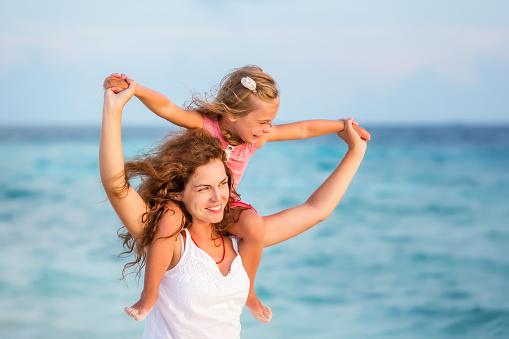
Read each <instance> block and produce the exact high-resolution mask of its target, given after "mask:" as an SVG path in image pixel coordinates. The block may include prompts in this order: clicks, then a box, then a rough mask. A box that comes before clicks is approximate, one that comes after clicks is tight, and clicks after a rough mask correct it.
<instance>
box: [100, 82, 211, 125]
mask: <svg viewBox="0 0 509 339" xmlns="http://www.w3.org/2000/svg"><path fill="white" fill-rule="evenodd" d="M128 80H129V81H132V79H130V78H129V77H127V76H126V75H125V74H118V73H114V74H112V75H110V76H109V77H107V78H106V79H105V80H104V84H103V87H104V89H108V88H111V89H112V90H113V92H115V93H119V92H120V91H123V90H124V89H125V88H127V81H128ZM134 95H135V96H136V97H137V98H138V99H139V100H140V101H141V102H142V103H143V104H144V105H145V106H146V107H147V108H148V109H149V110H151V111H152V112H154V113H155V114H156V115H158V116H160V117H161V118H163V119H165V120H168V121H169V122H171V123H172V124H174V125H177V126H180V127H184V128H202V127H203V115H201V114H200V113H198V112H197V111H193V110H185V109H182V108H180V107H178V106H177V105H175V104H174V103H173V102H172V101H171V100H170V99H168V98H167V97H166V96H165V95H163V94H161V93H159V92H156V91H153V90H151V89H150V88H147V87H144V86H141V85H139V84H137V85H136V90H135V92H134Z"/></svg>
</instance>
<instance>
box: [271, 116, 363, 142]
mask: <svg viewBox="0 0 509 339" xmlns="http://www.w3.org/2000/svg"><path fill="white" fill-rule="evenodd" d="M352 125H353V129H354V130H355V131H356V132H357V134H359V136H360V137H361V139H364V140H369V139H370V138H371V135H370V134H369V133H368V131H366V130H365V129H364V128H362V127H359V126H358V125H357V123H355V122H353V124H352ZM344 129H345V120H342V119H341V120H305V121H299V122H294V123H290V124H284V125H274V126H272V128H271V129H270V132H269V133H267V135H266V137H265V138H266V141H267V142H271V141H283V140H298V139H307V138H314V137H318V136H321V135H326V134H332V133H339V132H342V131H344Z"/></svg>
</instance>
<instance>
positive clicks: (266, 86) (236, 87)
mask: <svg viewBox="0 0 509 339" xmlns="http://www.w3.org/2000/svg"><path fill="white" fill-rule="evenodd" d="M244 77H249V78H251V79H252V80H253V81H254V82H255V83H256V91H251V90H250V89H248V88H246V87H244V85H242V83H241V79H242V78H244ZM254 98H257V99H259V100H262V101H264V102H269V101H271V100H274V99H276V98H279V86H278V84H277V82H276V81H275V80H274V78H273V77H271V76H270V75H269V74H267V73H265V72H264V71H263V70H262V69H261V68H260V67H258V66H254V65H249V66H244V67H241V68H237V69H234V70H232V71H230V72H229V73H228V74H227V75H226V76H225V77H224V78H223V80H221V82H220V83H219V86H218V87H217V88H216V89H213V90H211V91H210V93H206V94H205V97H204V98H202V97H200V96H199V95H198V94H194V95H193V97H192V100H191V103H190V104H189V105H188V106H187V107H186V108H187V109H192V110H196V111H198V112H200V113H201V114H208V115H220V116H223V117H226V116H230V117H234V118H240V117H244V116H246V115H248V114H249V113H251V112H253V111H254V110H256V108H257V107H256V101H257V100H254Z"/></svg>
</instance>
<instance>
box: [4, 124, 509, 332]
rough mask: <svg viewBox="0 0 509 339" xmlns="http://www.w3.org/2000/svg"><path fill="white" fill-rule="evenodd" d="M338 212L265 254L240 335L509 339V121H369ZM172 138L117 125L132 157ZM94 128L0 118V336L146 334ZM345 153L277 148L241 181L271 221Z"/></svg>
mask: <svg viewBox="0 0 509 339" xmlns="http://www.w3.org/2000/svg"><path fill="white" fill-rule="evenodd" d="M368 130H369V131H370V132H371V134H372V140H371V141H369V143H368V149H367V152H366V155H365V158H364V160H363V163H362V164H361V166H360V168H359V170H358V172H357V174H356V175H355V178H354V180H353V181H352V183H351V185H350V187H349V188H348V190H347V192H346V194H345V196H344V197H343V199H342V201H341V203H340V204H339V206H338V207H337V208H336V209H335V211H334V212H333V213H332V215H331V216H330V217H329V218H328V219H327V220H325V221H323V222H321V223H320V224H318V225H316V226H315V227H314V228H312V229H311V230H309V231H307V232H305V233H303V234H301V235H299V236H297V237H295V238H293V239H291V240H289V241H287V242H285V243H282V244H278V245H275V246H272V247H269V248H267V249H266V250H265V251H264V254H263V259H262V262H261V265H260V268H259V271H258V275H257V279H256V290H257V294H258V296H259V297H260V299H261V300H262V302H263V303H265V304H266V305H268V306H269V307H271V309H272V311H273V319H272V321H271V322H270V323H269V324H262V323H260V322H258V321H257V320H255V319H254V318H253V317H252V316H251V314H250V312H249V311H248V310H247V309H244V312H243V314H242V317H241V322H242V334H241V337H242V338H253V339H254V338H266V339H268V338H324V339H328V338H331V339H332V338H338V339H341V338H344V339H347V338H352V339H353V338H356V339H358V338H361V339H362V338H380V339H385V338H395V339H414V338H415V339H424V338H426V339H440V338H443V339H446V338H462V339H489V338H506V339H507V338H509V126H491V127H489V126H460V125H451V126H440V127H438V126H427V127H424V126H397V127H388V126H372V127H369V126H368ZM166 132H168V130H165V129H163V128H142V127H131V128H125V129H124V131H123V140H124V150H125V156H126V157H132V156H134V155H136V154H138V153H139V152H140V151H143V150H147V149H149V148H150V147H153V146H155V145H156V144H157V142H158V141H159V140H160V139H161V138H162V137H163V136H164V135H165V134H166ZM99 134H100V130H99V128H97V127H90V128H63V127H59V128H57V127H55V128H50V127H40V128H35V127H34V128H17V127H16V128H7V127H2V128H0V251H1V252H0V338H2V339H50V338H51V339H64V338H65V339H69V338H71V339H74V338H76V339H82V338H83V339H85V338H86V339H90V338H94V339H96V338H97V339H98V338H108V339H109V338H122V339H130V338H140V337H141V336H142V333H143V326H144V323H143V322H136V321H134V320H133V319H131V318H129V317H128V316H126V315H125V314H124V312H123V308H124V307H125V306H127V305H132V304H133V303H134V302H136V301H137V300H138V297H139V295H140V292H141V286H142V285H141V282H142V280H141V282H140V284H138V282H137V279H136V277H134V276H130V277H129V278H128V279H127V280H126V281H123V280H120V277H121V271H122V267H123V265H124V264H125V263H126V259H119V258H118V256H117V255H118V254H119V253H120V252H121V251H122V247H121V243H120V240H119V239H118V238H117V230H118V228H119V227H120V226H121V224H120V222H119V220H118V218H117V217H116V215H115V213H114V211H113V209H112V208H111V206H110V205H109V203H108V201H107V199H106V196H105V194H104V191H103V188H102V186H101V183H100V179H99V167H98V148H99ZM345 152H346V146H345V144H344V142H343V141H342V140H341V139H339V138H338V137H337V136H336V135H329V136H324V137H319V138H314V139H307V140H299V141H286V142H276V143H268V144H266V145H265V146H264V147H263V148H262V149H260V150H259V151H258V152H257V153H256V154H255V155H254V156H253V158H252V160H251V162H250V164H249V165H248V169H247V171H246V173H245V175H244V178H243V180H242V182H241V183H240V185H239V188H238V191H239V193H240V194H241V195H242V199H243V200H244V201H246V202H248V203H250V204H252V205H253V206H254V207H255V208H256V209H257V210H258V212H259V213H260V214H261V215H269V214H272V213H276V212H278V211H281V210H283V209H285V208H289V207H292V206H295V205H297V204H300V203H303V202H304V201H305V200H306V199H307V198H308V197H309V196H310V195H311V194H312V193H313V191H314V190H315V189H316V188H317V187H318V186H319V185H320V184H321V183H322V181H323V180H325V178H326V177H327V176H328V175H329V174H330V173H331V172H332V171H333V170H334V168H335V167H336V166H337V165H338V163H339V162H340V161H341V159H342V157H343V155H344V154H345Z"/></svg>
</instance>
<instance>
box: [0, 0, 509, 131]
mask: <svg viewBox="0 0 509 339" xmlns="http://www.w3.org/2000/svg"><path fill="white" fill-rule="evenodd" d="M248 64H254V65H258V66H260V67H262V68H263V70H264V71H266V72H267V73H269V74H271V75H272V76H273V77H274V78H275V79H276V81H277V82H278V83H279V86H280V88H281V105H280V110H279V113H278V116H277V118H276V120H275V123H278V122H279V123H284V122H291V121H297V120H305V119H317V118H322V119H339V118H348V117H350V116H352V117H354V118H355V120H356V121H358V122H359V123H360V124H361V125H376V124H379V125H380V124H383V125H402V124H411V125H442V124H460V125H461V124H469V125H472V124H474V125H475V124H483V125H500V124H509V1H507V0H477V1H472V0H440V1H438V0H426V1H424V0H414V1H397V0H386V1H375V0H365V1H337V0H329V1H325V0H317V1H299V0H297V1H289V0H288V1H287V0H259V1H233V0H232V1H226V0H225V1H206V0H188V1H171V0H161V1H156V0H147V1H143V2H141V1H133V0H122V1H118V0H111V1H110V0H100V1H98V0H87V1H62V0H60V1H54V0H47V1H39V0H16V1H13V0H11V1H7V0H0V86H1V90H0V127H2V126H7V127H9V126H36V127H37V126H41V127H43V126H100V123H101V108H102V100H103V90H102V83H103V80H104V78H105V77H106V76H108V75H109V74H111V73H114V72H122V73H125V74H127V75H128V76H130V77H131V78H133V79H135V80H136V81H137V82H138V83H140V84H142V85H144V86H147V87H149V88H151V89H154V90H156V91H158V92H161V93H163V94H165V95H166V96H168V97H169V98H170V99H171V100H172V101H173V102H175V103H176V104H177V105H179V106H181V105H183V104H184V103H185V102H186V101H187V100H188V99H189V98H190V95H191V93H192V92H193V91H194V92H197V93H201V94H203V93H204V92H207V91H209V90H210V89H211V88H212V87H213V86H215V85H217V84H218V83H219V82H220V80H221V79H222V77H223V76H224V75H225V74H226V73H227V72H228V71H229V70H231V69H233V68H236V67H241V66H244V65H248ZM123 123H124V125H133V126H141V125H146V126H161V125H164V121H162V120H161V119H160V118H158V117H156V116H155V115H154V114H153V113H151V112H150V111H148V110H147V109H146V108H145V107H144V106H143V105H142V104H141V103H140V102H139V101H138V100H137V99H136V98H133V99H132V100H131V101H130V102H129V103H128V104H127V106H126V108H125V110H124V116H123Z"/></svg>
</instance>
